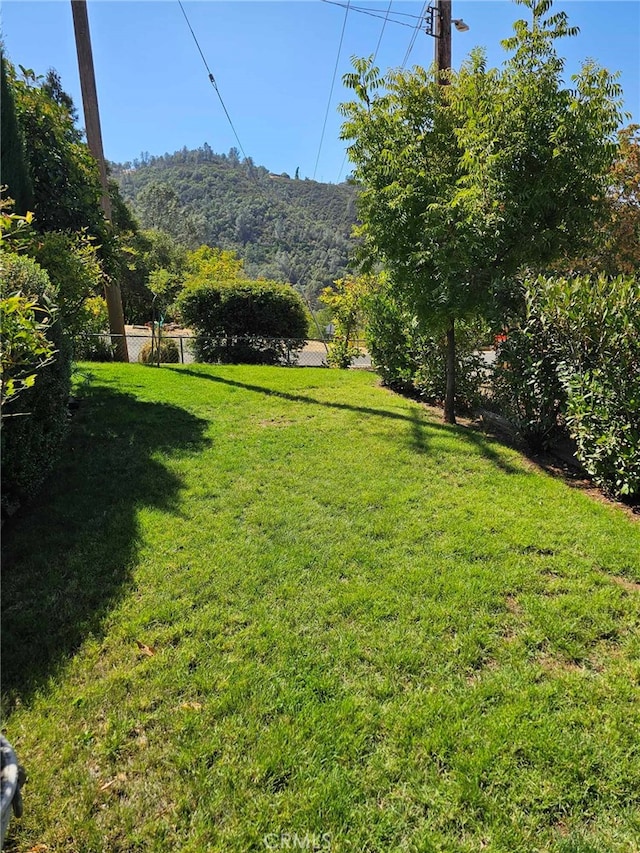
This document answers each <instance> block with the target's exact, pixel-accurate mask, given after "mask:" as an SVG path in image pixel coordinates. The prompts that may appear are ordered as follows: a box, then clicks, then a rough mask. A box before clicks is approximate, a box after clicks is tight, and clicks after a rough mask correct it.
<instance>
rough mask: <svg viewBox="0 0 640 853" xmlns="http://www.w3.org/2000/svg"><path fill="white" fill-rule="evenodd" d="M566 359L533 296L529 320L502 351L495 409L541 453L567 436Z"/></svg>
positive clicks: (511, 335) (512, 332)
mask: <svg viewBox="0 0 640 853" xmlns="http://www.w3.org/2000/svg"><path fill="white" fill-rule="evenodd" d="M562 356H563V351H562V346H561V344H560V342H559V341H558V338H557V330H556V329H553V328H550V327H549V326H548V324H547V323H546V322H545V319H544V318H543V317H542V316H541V314H540V312H539V310H538V306H537V305H536V303H535V297H533V294H529V299H528V309H527V314H526V317H525V318H524V319H523V321H522V322H521V324H520V325H519V326H517V327H515V328H513V329H511V330H510V332H509V335H508V338H507V340H506V341H504V342H503V343H501V344H500V346H499V349H498V352H497V355H496V366H495V369H494V374H493V382H492V398H491V406H492V408H495V409H497V411H499V412H500V413H501V414H502V415H504V417H506V418H507V419H508V420H509V421H510V422H511V423H512V424H513V426H514V427H515V428H516V430H517V431H518V433H519V435H521V436H522V438H523V439H524V440H525V441H526V442H527V444H528V445H529V446H530V447H531V448H533V449H536V450H539V449H541V448H543V447H547V446H549V445H550V444H551V443H552V442H553V440H554V439H555V438H557V437H558V435H559V434H560V432H561V423H562V421H561V412H562V411H563V410H564V408H565V406H566V396H567V395H566V393H565V391H564V389H563V387H562V384H561V382H560V379H559V377H558V363H559V362H560V361H561V360H562Z"/></svg>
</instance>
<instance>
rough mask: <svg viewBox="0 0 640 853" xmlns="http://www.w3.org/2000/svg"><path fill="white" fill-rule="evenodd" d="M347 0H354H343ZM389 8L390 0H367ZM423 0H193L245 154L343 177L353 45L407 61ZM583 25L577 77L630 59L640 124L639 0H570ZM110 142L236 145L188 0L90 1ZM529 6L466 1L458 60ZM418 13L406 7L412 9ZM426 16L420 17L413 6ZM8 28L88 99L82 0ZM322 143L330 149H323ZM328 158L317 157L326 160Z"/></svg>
mask: <svg viewBox="0 0 640 853" xmlns="http://www.w3.org/2000/svg"><path fill="white" fill-rule="evenodd" d="M339 2H346V0H339ZM353 5H357V6H360V7H366V8H370V9H375V10H376V13H374V14H379V15H381V16H382V17H384V14H385V12H386V10H387V7H388V5H389V3H388V0H355V2H353ZM423 5H424V4H423V3H422V2H417V1H416V2H400V0H393V3H392V6H391V11H392V14H393V15H395V17H396V18H397V19H398V20H401V21H403V22H404V23H405V24H408V26H406V25H405V26H403V25H400V24H397V23H392V22H388V23H387V24H386V25H385V26H384V32H382V31H383V20H382V19H381V18H380V17H372V16H369V15H365V14H361V13H357V12H355V11H350V12H349V13H348V15H347V17H346V25H345V27H344V40H343V44H342V49H341V51H340V54H339V56H338V46H339V43H340V37H341V32H342V29H343V25H344V21H345V10H344V8H341V7H339V6H336V5H330V4H329V3H326V2H321V0H305V2H298V0H285V2H250V0H246V2H245V0H234V1H233V2H228V1H227V2H225V0H219V2H209V0H198V2H184V8H185V11H186V13H187V15H188V17H189V19H190V22H191V25H192V27H193V29H194V32H195V34H196V36H197V38H198V40H199V42H200V46H201V48H202V51H203V53H204V56H205V58H206V60H207V63H208V65H209V67H210V68H211V70H212V72H213V74H214V76H215V78H216V81H217V84H218V86H219V90H220V93H221V94H222V97H223V99H224V102H225V104H226V107H227V109H228V111H229V114H230V116H231V119H232V121H233V124H234V126H235V128H236V131H237V133H238V136H239V139H240V142H241V144H242V148H243V149H244V151H245V152H246V154H247V155H248V156H250V157H252V158H253V160H254V161H255V162H256V163H257V164H260V165H264V166H266V167H267V168H269V169H270V170H271V171H274V172H288V173H289V174H290V175H293V174H294V172H295V170H296V168H298V167H299V169H300V176H301V177H303V178H304V177H313V176H314V173H315V176H316V177H317V179H318V180H324V181H332V182H336V181H338V180H339V179H341V178H342V177H344V174H345V172H347V171H348V169H349V166H348V163H347V165H346V167H345V168H344V169H343V162H344V144H343V143H341V142H340V140H339V138H338V134H339V129H340V122H341V119H340V116H339V115H338V113H337V109H336V107H337V105H338V103H339V102H340V101H341V100H344V99H345V98H346V96H347V93H346V92H345V90H344V88H343V87H342V82H341V78H342V74H344V73H345V72H346V71H348V70H349V69H350V61H349V58H350V57H351V56H352V55H354V54H356V55H359V56H365V55H369V54H371V53H373V52H374V51H375V49H376V45H377V44H378V41H379V39H380V34H381V32H382V40H381V42H380V48H379V51H378V55H377V63H378V64H379V65H380V66H381V67H382V68H383V69H386V68H388V67H398V66H400V65H401V64H402V63H403V60H404V57H405V55H406V53H407V48H408V46H409V43H410V42H411V40H412V36H413V29H412V27H413V25H414V24H415V22H416V17H415V16H418V15H419V14H420V12H421V10H422V7H423ZM554 9H555V10H556V11H557V10H565V11H566V12H567V13H568V15H569V22H570V23H571V24H572V25H575V26H578V27H580V35H579V36H577V37H575V38H570V39H565V40H564V42H563V49H562V53H563V55H564V56H565V57H566V59H567V65H566V71H567V79H568V76H569V75H570V74H572V73H574V72H575V71H577V70H578V68H579V67H580V64H581V63H582V61H583V60H584V59H586V58H587V57H589V58H592V59H595V60H596V61H597V62H598V63H599V64H600V65H602V66H604V67H606V68H607V69H609V70H610V71H620V72H621V83H622V85H623V89H624V97H625V108H626V109H627V111H628V112H629V113H631V114H632V120H633V121H635V122H638V123H640V0H599V2H596V0H564V2H560V0H558V2H556V3H555V4H554ZM88 10H89V21H90V27H91V37H92V42H93V54H94V63H95V69H96V81H97V88H98V98H99V102H100V113H101V120H102V133H103V141H104V148H105V155H106V156H107V157H108V158H109V159H111V160H115V161H126V160H132V159H134V158H136V157H139V155H140V152H142V151H148V152H150V153H151V154H163V153H165V152H167V151H168V152H172V151H175V150H176V149H179V148H181V147H182V146H183V145H186V146H187V147H188V148H196V147H198V146H200V145H202V144H203V143H204V142H208V143H209V145H211V147H212V148H213V150H214V151H216V152H227V151H228V150H229V148H231V147H232V146H234V145H237V142H236V139H235V137H234V135H233V131H232V130H231V128H230V126H229V124H228V122H227V119H226V117H225V114H224V112H223V109H222V107H221V105H220V102H219V101H218V99H217V96H216V94H215V92H214V90H213V88H212V86H211V84H210V82H209V80H208V77H207V72H206V70H205V68H204V65H203V63H202V59H201V57H200V55H199V53H198V50H197V48H196V45H195V43H194V41H193V38H192V35H191V33H190V32H189V29H188V27H187V24H186V22H185V19H184V17H183V15H182V12H181V10H180V6H179V5H178V3H177V0H176V2H173V0H165V2H153V0H147V2H129V0H88ZM526 12H527V10H526V9H524V8H523V7H522V6H517V5H516V4H514V3H512V2H510V0H453V17H454V18H462V19H464V21H465V22H466V23H467V24H468V25H469V27H470V29H469V32H465V33H459V32H457V31H455V30H454V32H453V65H454V67H457V66H458V65H459V64H460V62H461V61H462V60H463V59H464V57H465V56H466V55H467V54H468V52H469V51H470V50H471V48H473V47H475V46H477V45H480V46H483V47H485V48H486V49H487V51H488V58H489V62H490V64H492V65H499V64H500V63H501V62H502V61H503V60H504V58H505V57H506V54H505V52H504V51H503V49H502V48H501V47H500V40H501V39H502V38H506V37H508V36H509V35H511V33H512V24H513V21H515V20H516V19H517V18H520V17H524V16H525V15H526ZM405 16H406V17H405ZM411 16H414V17H411ZM2 37H3V41H4V46H5V50H6V52H7V54H8V55H9V57H10V59H11V60H12V61H13V62H14V63H16V64H17V63H19V64H21V65H23V66H25V67H27V68H32V69H33V70H34V71H35V72H36V73H39V74H44V73H45V72H46V71H47V69H48V68H50V67H53V68H55V69H56V70H57V71H58V73H59V74H60V75H61V78H62V83H63V86H64V87H65V89H66V90H67V91H68V92H69V93H70V94H71V95H72V96H73V98H74V100H75V102H76V104H77V105H78V106H79V107H81V104H82V99H81V96H80V84H79V80H78V68H77V58H76V52H75V43H74V37H73V22H72V17H71V4H70V2H69V0H48V2H31V0H3V2H2ZM434 43H435V42H434V39H432V38H430V37H429V36H428V35H426V34H424V33H420V34H418V35H417V38H416V39H415V44H414V47H413V50H412V52H411V55H410V58H409V61H408V63H407V64H408V65H409V66H411V65H413V64H415V63H419V64H421V65H428V64H429V63H430V62H431V61H432V59H433V51H434ZM336 62H337V68H338V75H337V78H336V83H335V88H334V91H333V97H332V99H331V104H330V108H329V114H328V120H327V125H326V131H325V134H324V139H323V142H322V146H320V140H321V135H322V128H323V123H324V118H325V113H326V111H327V104H328V99H329V92H330V87H331V81H332V76H333V73H334V68H335V67H336ZM318 154H319V156H318ZM316 162H317V166H316Z"/></svg>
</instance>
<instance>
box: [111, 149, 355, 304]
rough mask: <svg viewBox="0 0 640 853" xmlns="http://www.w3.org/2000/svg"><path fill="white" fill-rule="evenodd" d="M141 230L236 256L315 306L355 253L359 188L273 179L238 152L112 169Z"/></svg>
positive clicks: (147, 159)
mask: <svg viewBox="0 0 640 853" xmlns="http://www.w3.org/2000/svg"><path fill="white" fill-rule="evenodd" d="M111 172H112V176H113V177H114V178H115V179H116V180H117V182H118V184H119V187H120V191H121V193H122V195H123V196H124V198H125V199H126V200H127V201H129V202H130V203H131V204H132V206H133V208H134V210H135V212H136V214H137V216H138V217H139V219H140V222H141V224H142V225H143V226H144V227H154V228H162V229H164V230H166V231H169V233H172V234H173V235H174V236H176V237H177V238H179V239H180V240H182V241H183V242H185V243H187V244H188V245H190V246H192V247H193V246H196V245H199V244H200V243H208V244H210V245H212V246H219V247H220V248H224V249H234V250H235V251H236V252H237V253H238V255H239V256H240V257H241V258H243V259H244V261H245V268H246V270H247V272H248V274H249V275H250V276H251V277H258V276H264V277H266V278H274V279H278V280H281V281H288V282H290V283H291V284H293V285H296V286H297V287H298V288H299V289H300V290H301V291H302V292H303V293H304V294H305V295H306V296H307V297H309V298H311V299H315V297H316V295H317V294H318V292H319V291H320V289H321V288H322V287H324V286H327V285H329V284H331V282H332V281H334V280H335V279H336V278H340V277H341V276H343V275H344V274H345V272H346V270H347V265H348V262H349V257H350V255H351V254H352V251H353V248H354V246H355V241H354V240H353V238H352V237H351V236H350V235H351V230H352V227H353V225H354V223H355V221H356V206H355V197H356V188H355V187H354V186H352V185H351V184H348V183H342V184H323V183H319V182H317V181H311V180H308V179H305V180H299V179H298V178H290V177H289V176H288V175H286V174H283V175H274V174H272V173H270V172H269V171H268V170H267V169H266V168H264V167H263V166H256V165H255V164H254V163H253V162H252V161H251V159H250V158H249V159H247V160H242V161H241V160H240V158H239V157H238V154H237V151H236V150H235V149H231V151H230V152H229V154H216V153H214V152H213V151H212V150H211V148H210V147H209V146H208V145H206V144H205V145H204V146H203V147H202V148H198V149H197V150H193V151H189V150H187V149H186V148H184V149H182V151H178V152H176V153H174V154H164V155H163V156H160V157H153V156H149V155H144V156H143V157H142V160H141V161H134V162H133V163H124V164H111Z"/></svg>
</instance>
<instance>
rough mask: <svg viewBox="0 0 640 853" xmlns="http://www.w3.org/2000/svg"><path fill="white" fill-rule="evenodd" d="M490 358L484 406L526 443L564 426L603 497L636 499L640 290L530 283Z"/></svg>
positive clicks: (599, 280) (603, 283) (581, 280)
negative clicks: (522, 307) (514, 321)
mask: <svg viewBox="0 0 640 853" xmlns="http://www.w3.org/2000/svg"><path fill="white" fill-rule="evenodd" d="M526 306H527V308H526V316H525V318H524V319H523V321H522V322H521V324H520V325H519V327H518V328H515V329H512V330H511V331H510V332H509V337H508V340H507V341H506V342H505V343H504V344H502V345H501V347H500V350H499V353H498V361H499V366H498V367H497V368H496V371H495V378H494V403H495V404H496V405H497V406H498V407H499V409H500V410H501V411H502V413H503V414H505V416H506V417H509V418H510V419H511V420H512V421H513V422H514V423H515V425H516V426H517V427H518V428H519V429H520V431H521V432H522V434H523V435H524V437H525V438H527V440H528V441H529V442H530V443H532V444H543V443H545V442H549V441H550V440H551V439H552V438H553V436H554V434H555V433H556V432H557V431H558V430H559V429H561V428H563V427H566V428H567V429H568V431H569V433H570V434H571V436H572V437H573V438H574V439H575V441H576V444H577V448H578V449H577V456H578V459H579V460H580V462H581V463H582V464H583V466H584V468H585V469H586V471H587V472H588V473H589V474H590V475H591V476H592V477H593V479H594V480H595V482H597V483H598V484H599V485H600V486H602V487H603V489H604V490H605V491H607V492H609V493H610V494H613V495H615V496H618V497H624V498H627V499H637V498H638V497H640V335H639V330H640V285H639V283H638V280H637V278H636V277H635V276H618V277H617V278H611V279H609V278H607V277H605V276H603V275H601V276H598V277H595V276H577V277H575V278H562V277H555V278H545V277H543V276H540V277H538V278H537V279H535V280H534V281H530V282H529V283H528V284H527V290H526Z"/></svg>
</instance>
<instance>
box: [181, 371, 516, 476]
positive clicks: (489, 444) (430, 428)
mask: <svg viewBox="0 0 640 853" xmlns="http://www.w3.org/2000/svg"><path fill="white" fill-rule="evenodd" d="M165 369H166V370H174V371H175V372H176V373H180V374H187V375H189V376H194V377H196V378H197V379H203V380H205V381H208V382H217V383H220V384H222V385H230V386H232V387H234V388H242V389H244V390H245V391H254V392H256V393H258V394H264V395H266V396H270V397H278V398H279V399H282V400H290V401H291V402H294V403H310V404H312V405H315V406H324V407H326V408H330V409H342V410H346V411H350V412H359V413H360V414H363V415H372V416H376V417H382V418H391V419H392V420H398V421H403V422H404V423H407V424H408V425H409V437H408V441H409V444H410V446H411V448H412V449H413V450H414V451H415V452H416V453H427V452H429V443H428V433H429V432H432V433H437V432H443V433H452V432H454V433H455V435H456V436H457V437H458V438H460V440H462V441H464V442H467V443H469V444H471V445H472V446H473V447H474V448H475V449H477V450H478V452H479V453H481V454H482V455H483V456H484V457H485V458H486V459H488V460H489V461H490V462H491V463H493V464H494V465H495V466H496V467H497V468H499V469H500V470H501V471H503V472H504V473H505V474H523V469H522V468H521V467H518V466H516V465H512V464H511V463H510V462H509V461H508V460H506V459H505V458H504V457H503V455H502V454H501V453H500V451H499V450H498V449H496V447H494V446H493V445H494V444H496V443H497V442H495V441H494V440H493V439H491V438H487V437H486V436H485V435H484V434H483V433H482V432H479V431H477V430H474V429H472V428H468V427H463V426H460V425H457V426H456V425H454V426H452V425H449V424H437V423H434V422H433V421H431V420H425V419H424V418H422V417H420V415H419V413H418V410H417V409H412V410H411V411H410V412H409V413H407V414H401V413H399V412H390V411H388V410H387V409H374V408H371V407H369V406H355V405H353V404H351V403H337V402H329V401H327V400H318V399H316V398H315V397H310V396H307V395H305V394H291V393H289V392H287V391H277V390H276V389H275V388H269V387H267V386H264V385H252V384H250V383H248V382H238V380H236V379H229V378H227V377H224V376H216V375H214V374H212V373H200V372H199V371H198V370H193V369H190V368H185V367H166V368H165ZM282 369H283V370H287V369H288V368H282Z"/></svg>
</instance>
